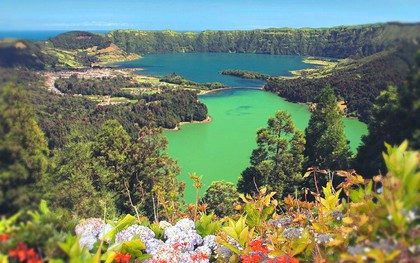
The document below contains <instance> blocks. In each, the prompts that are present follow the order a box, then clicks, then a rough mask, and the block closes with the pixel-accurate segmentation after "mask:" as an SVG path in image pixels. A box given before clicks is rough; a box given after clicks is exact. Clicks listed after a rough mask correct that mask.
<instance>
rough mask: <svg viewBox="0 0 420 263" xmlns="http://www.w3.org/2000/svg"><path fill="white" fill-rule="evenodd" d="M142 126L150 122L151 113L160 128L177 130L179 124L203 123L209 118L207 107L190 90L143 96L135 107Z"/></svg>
mask: <svg viewBox="0 0 420 263" xmlns="http://www.w3.org/2000/svg"><path fill="white" fill-rule="evenodd" d="M133 112H134V113H135V114H136V116H138V117H137V118H136V122H137V123H139V125H140V126H142V125H147V122H148V121H149V120H148V119H147V118H146V117H147V114H146V113H147V112H150V113H151V114H152V115H153V117H154V121H155V122H156V123H157V125H158V126H160V127H165V128H175V127H176V125H177V124H178V123H179V122H191V121H202V120H204V119H206V118H207V107H206V105H205V104H203V103H201V102H200V101H199V100H198V97H197V93H196V92H193V91H190V90H166V91H164V92H161V93H155V94H152V95H145V96H143V100H140V101H139V102H138V103H136V104H135V105H134V106H133Z"/></svg>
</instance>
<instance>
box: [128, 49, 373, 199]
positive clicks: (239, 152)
mask: <svg viewBox="0 0 420 263" xmlns="http://www.w3.org/2000/svg"><path fill="white" fill-rule="evenodd" d="M302 58H303V57H301V56H281V55H262V54H225V53H187V54H182V53H177V54H157V55H146V56H145V57H144V58H143V59H140V60H136V61H130V62H124V63H121V64H120V65H121V66H122V67H139V68H143V69H144V70H142V71H140V72H139V73H140V74H149V75H156V76H163V75H166V74H170V73H177V74H180V75H182V76H184V77H186V78H188V79H191V80H193V81H197V82H201V83H204V82H211V81H218V82H222V83H224V84H226V85H229V86H232V87H242V88H239V89H228V90H223V91H218V92H214V93H209V94H206V95H203V96H200V99H201V100H202V101H203V102H204V103H205V104H206V105H207V107H208V110H209V115H210V116H211V117H212V118H213V121H212V122H210V123H202V124H186V125H183V126H182V128H181V130H180V131H165V133H164V135H165V136H167V137H168V140H169V149H168V153H169V155H170V156H171V157H172V158H174V159H175V160H178V164H179V166H180V167H181V168H182V171H181V175H180V178H179V179H180V180H182V181H184V182H186V191H185V200H186V201H187V202H191V203H192V202H194V200H195V189H194V187H193V182H192V181H191V180H190V179H189V176H188V174H189V173H193V172H195V173H196V174H197V175H203V180H202V182H203V184H204V186H203V189H202V190H201V194H203V193H204V191H205V189H206V188H207V187H208V186H209V185H210V184H211V182H212V181H217V180H226V181H230V182H233V183H235V184H236V182H237V180H238V178H239V176H240V174H241V172H242V171H243V170H244V169H245V168H246V167H247V166H248V165H249V157H250V156H251V152H252V150H253V149H254V148H255V147H256V142H255V137H256V130H257V129H258V128H261V127H265V126H266V124H267V118H268V117H269V116H274V113H275V112H276V111H277V110H287V111H288V112H289V113H290V114H291V115H292V119H293V121H294V123H295V125H296V127H297V128H298V129H300V130H302V131H303V130H304V129H305V127H306V126H307V124H308V121H309V117H310V113H309V111H308V107H307V106H306V105H301V104H296V103H290V102H287V101H285V100H284V99H282V98H280V97H278V96H277V95H275V94H272V93H269V92H264V91H261V90H257V89H255V87H259V86H262V85H263V84H264V83H263V82H261V81H252V80H242V79H239V78H235V77H230V76H223V75H220V74H219V73H218V72H220V71H221V70H224V69H243V70H251V71H257V72H261V73H266V74H271V75H290V73H289V71H290V70H295V69H302V68H308V67H311V66H312V65H308V64H305V63H302ZM250 88H253V89H250ZM344 124H345V128H346V135H347V138H348V140H349V141H350V146H351V149H352V151H353V153H354V152H355V151H356V149H357V147H358V145H359V144H360V138H361V136H362V135H364V134H366V133H367V127H366V125H365V124H364V123H361V122H359V121H358V120H355V119H344Z"/></svg>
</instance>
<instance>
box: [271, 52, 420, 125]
mask: <svg viewBox="0 0 420 263" xmlns="http://www.w3.org/2000/svg"><path fill="white" fill-rule="evenodd" d="M418 49H419V46H418V45H414V44H402V45H401V46H398V47H397V48H394V49H391V50H387V51H383V52H380V53H378V54H374V55H371V56H368V57H365V58H362V59H358V60H353V59H348V60H345V61H343V62H341V63H338V64H337V66H336V67H334V68H333V69H328V70H325V71H322V70H320V71H319V72H315V73H313V74H311V73H309V74H307V75H302V76H299V77H298V78H293V79H284V78H270V79H269V80H268V81H267V84H266V85H265V86H264V89H265V90H268V91H272V92H276V93H277V94H279V96H281V97H284V98H287V99H288V100H290V101H293V102H313V101H314V99H315V97H316V96H318V94H319V92H320V90H321V89H322V88H323V87H324V86H325V85H326V84H327V83H330V84H331V85H332V86H333V87H335V92H336V94H337V96H339V97H340V99H342V100H344V102H345V103H346V105H347V115H348V116H353V117H358V118H359V120H361V121H363V122H369V121H370V117H371V108H372V105H373V103H374V101H375V98H376V97H377V96H378V95H379V93H380V92H381V91H383V90H386V89H387V88H388V86H389V85H396V86H401V85H402V84H403V83H404V80H405V77H406V75H407V74H408V73H409V72H412V71H415V69H416V67H417V66H416V62H415V61H414V58H415V54H416V51H417V50H418Z"/></svg>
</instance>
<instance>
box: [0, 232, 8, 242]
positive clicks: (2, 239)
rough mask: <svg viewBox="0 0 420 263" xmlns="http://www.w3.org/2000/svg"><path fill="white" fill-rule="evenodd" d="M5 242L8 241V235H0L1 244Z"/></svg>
mask: <svg viewBox="0 0 420 263" xmlns="http://www.w3.org/2000/svg"><path fill="white" fill-rule="evenodd" d="M7 240H9V234H3V235H0V241H1V242H3V241H7Z"/></svg>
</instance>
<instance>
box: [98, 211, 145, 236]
mask: <svg viewBox="0 0 420 263" xmlns="http://www.w3.org/2000/svg"><path fill="white" fill-rule="evenodd" d="M136 221H137V218H135V217H134V216H132V215H126V216H125V217H124V218H123V219H122V220H120V221H119V222H118V223H117V225H116V226H115V227H114V229H112V230H111V231H109V233H108V234H107V235H106V236H105V238H104V239H105V240H107V239H112V238H114V236H115V235H116V234H117V233H118V232H120V231H121V230H123V229H124V228H125V227H126V226H128V225H132V224H134V222H136Z"/></svg>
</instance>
